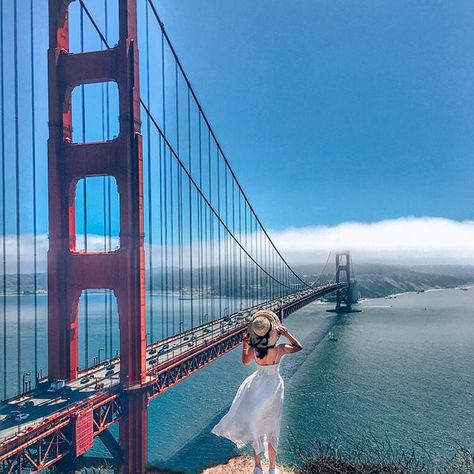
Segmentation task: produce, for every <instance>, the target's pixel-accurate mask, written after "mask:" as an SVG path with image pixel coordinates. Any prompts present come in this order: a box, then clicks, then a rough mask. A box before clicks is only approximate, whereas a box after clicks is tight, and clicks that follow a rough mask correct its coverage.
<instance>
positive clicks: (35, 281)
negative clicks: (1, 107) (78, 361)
mask: <svg viewBox="0 0 474 474" xmlns="http://www.w3.org/2000/svg"><path fill="white" fill-rule="evenodd" d="M33 13H34V11H33V0H30V69H31V147H32V151H31V169H32V173H33V176H32V181H33V183H32V184H33V292H34V297H33V298H34V353H35V362H34V370H35V372H34V377H35V384H36V383H37V382H38V295H37V292H38V255H37V240H38V231H37V216H36V130H35V127H36V123H35V65H34V21H33V20H34V17H33Z"/></svg>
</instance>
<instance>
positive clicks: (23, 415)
mask: <svg viewBox="0 0 474 474" xmlns="http://www.w3.org/2000/svg"><path fill="white" fill-rule="evenodd" d="M29 417H30V414H29V413H19V414H18V415H16V416H15V421H25V420H26V419H28V418H29Z"/></svg>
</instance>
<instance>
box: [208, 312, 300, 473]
mask: <svg viewBox="0 0 474 474" xmlns="http://www.w3.org/2000/svg"><path fill="white" fill-rule="evenodd" d="M280 335H282V336H285V337H286V338H287V339H288V340H289V341H290V344H278V345H276V342H277V341H278V339H279V337H280ZM302 348H303V346H302V345H301V344H300V343H299V341H298V340H297V339H296V338H294V337H293V336H292V335H291V334H290V333H289V332H288V329H287V328H286V327H285V326H283V325H281V324H280V320H279V319H278V316H277V315H276V314H275V313H274V312H273V311H270V310H260V311H257V312H256V313H255V314H254V315H253V316H252V318H251V319H250V321H249V324H248V326H247V331H246V332H245V333H244V337H243V345H242V362H243V363H244V364H245V365H249V364H250V363H251V362H252V361H253V360H255V363H256V364H257V370H256V371H255V372H253V373H252V374H250V375H249V376H248V377H247V378H246V379H245V380H244V381H243V382H242V383H241V385H240V387H239V389H238V390H237V393H236V395H235V397H234V400H233V401H232V405H231V407H230V409H229V411H228V412H227V414H226V415H224V416H223V417H222V419H221V420H220V421H219V423H217V425H215V426H214V428H212V430H211V433H213V434H215V435H217V436H223V437H225V438H228V439H230V440H231V441H233V442H234V443H235V444H236V445H237V447H239V448H242V447H244V446H245V445H246V444H247V443H248V442H251V443H252V446H253V453H254V459H255V467H254V471H253V472H254V474H263V471H262V463H261V454H262V452H263V454H264V456H265V458H266V459H268V460H269V466H270V470H269V474H277V472H278V471H277V470H276V455H277V448H278V442H279V436H280V421H281V415H282V411H283V399H284V383H283V379H282V377H281V375H280V372H279V367H280V360H281V358H282V357H283V355H285V354H289V353H292V352H297V351H300V350H301V349H302Z"/></svg>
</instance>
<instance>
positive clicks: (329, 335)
mask: <svg viewBox="0 0 474 474" xmlns="http://www.w3.org/2000/svg"><path fill="white" fill-rule="evenodd" d="M328 339H329V340H330V341H337V337H336V335H335V334H334V332H333V331H329V332H328Z"/></svg>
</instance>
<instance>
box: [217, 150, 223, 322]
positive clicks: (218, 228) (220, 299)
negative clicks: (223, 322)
mask: <svg viewBox="0 0 474 474" xmlns="http://www.w3.org/2000/svg"><path fill="white" fill-rule="evenodd" d="M216 155H217V213H218V214H219V215H221V174H220V166H219V149H216ZM217 233H218V240H219V261H218V267H217V268H218V276H219V317H221V316H222V268H221V266H222V263H221V223H220V222H217Z"/></svg>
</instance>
